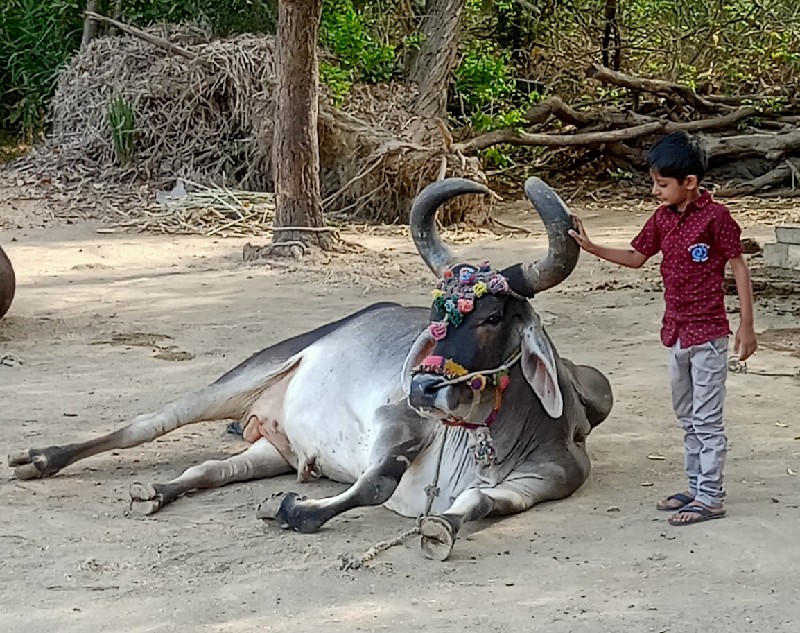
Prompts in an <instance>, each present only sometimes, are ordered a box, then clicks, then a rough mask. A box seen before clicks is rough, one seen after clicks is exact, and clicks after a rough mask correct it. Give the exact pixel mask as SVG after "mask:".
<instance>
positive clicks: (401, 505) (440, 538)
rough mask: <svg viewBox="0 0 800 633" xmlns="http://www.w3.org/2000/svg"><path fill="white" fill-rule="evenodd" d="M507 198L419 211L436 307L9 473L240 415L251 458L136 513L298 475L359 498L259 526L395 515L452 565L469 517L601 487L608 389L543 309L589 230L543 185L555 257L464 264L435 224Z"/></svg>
mask: <svg viewBox="0 0 800 633" xmlns="http://www.w3.org/2000/svg"><path fill="white" fill-rule="evenodd" d="M490 193H491V192H490V191H489V189H487V188H486V187H484V186H483V185H481V184H478V183H475V182H472V181H469V180H464V179H459V178H452V179H446V180H443V181H440V182H436V183H433V184H431V185H429V186H428V187H426V188H425V189H424V190H423V191H422V192H421V193H420V194H419V195H418V196H417V198H416V200H415V201H414V204H413V206H412V209H411V235H412V238H413V240H414V243H415V245H416V246H417V249H418V251H419V253H420V255H421V256H422V258H423V259H424V261H425V262H426V263H427V265H428V266H429V268H430V269H431V270H432V271H433V273H434V274H435V275H436V276H437V277H438V278H439V282H438V284H437V286H436V287H435V288H434V290H433V296H434V299H433V303H432V306H431V307H430V308H419V307H408V306H402V305H398V304H394V303H379V304H375V305H371V306H369V307H367V308H364V309H362V310H360V311H358V312H356V313H354V314H351V315H349V316H347V317H345V318H343V319H341V320H339V321H336V322H333V323H327V324H325V325H322V326H321V327H319V328H317V329H316V330H313V331H310V332H306V333H305V334H301V335H300V336H296V337H294V338H290V339H286V340H284V341H281V342H279V343H276V344H275V345H272V346H271V347H268V348H267V349H265V350H262V351H261V352H258V353H257V354H255V355H254V356H252V357H250V358H249V359H247V360H245V361H244V362H243V363H241V364H240V365H238V366H237V367H236V368H234V369H232V370H231V371H230V372H228V373H226V374H225V375H223V376H222V377H221V378H219V379H218V380H217V381H215V382H214V383H212V384H210V385H208V386H206V387H203V388H202V389H199V390H198V391H196V392H194V393H190V394H187V395H185V396H182V397H180V398H178V399H176V400H174V401H173V402H171V403H169V404H167V405H166V406H165V407H164V408H162V409H161V410H160V411H157V412H154V413H149V414H144V415H140V416H138V417H137V418H135V419H134V420H133V421H132V422H131V423H130V424H128V425H127V426H125V427H123V428H121V429H119V430H117V431H115V432H113V433H110V434H108V435H105V436H102V437H99V438H97V439H94V440H90V441H87V442H81V443H76V444H69V445H66V446H50V447H48V448H43V449H29V450H24V451H19V452H16V453H12V454H11V455H10V456H9V464H10V465H11V466H12V467H14V468H15V473H16V476H17V477H18V478H20V479H32V478H38V477H48V476H51V475H54V474H56V473H57V472H58V471H60V470H61V469H62V468H64V467H66V466H68V465H70V464H73V463H75V462H76V461H78V460H81V459H83V458H85V457H89V456H91V455H96V454H98V453H102V452H105V451H109V450H114V449H121V448H130V447H132V446H137V445H140V444H142V443H144V442H148V441H151V440H153V439H155V438H157V437H159V436H161V435H164V434H165V433H168V432H170V431H173V430H175V429H176V428H179V427H182V426H185V425H187V424H193V423H196V422H203V421H207V420H236V421H238V422H239V423H240V424H241V425H242V429H243V436H244V438H245V439H246V440H247V441H248V442H250V443H251V445H250V447H249V448H248V449H247V450H245V451H244V452H242V453H241V454H239V455H235V456H233V457H231V458H229V459H225V460H220V461H217V460H211V461H206V462H204V463H202V464H200V465H197V466H192V467H190V468H188V469H187V470H186V471H185V472H184V473H183V474H181V475H180V476H179V477H176V478H175V479H173V480H171V481H169V482H166V483H154V484H141V483H134V484H133V485H132V486H131V490H130V494H131V502H132V506H133V507H134V508H135V509H137V510H138V511H140V512H143V513H145V514H151V513H153V512H156V511H157V510H159V509H161V508H163V507H164V506H165V505H167V504H169V503H171V502H172V501H174V500H175V499H177V498H178V497H180V496H181V495H184V494H186V493H187V492H190V491H193V490H197V489H203V488H214V487H218V486H222V485H225V484H229V483H233V482H239V481H246V480H253V479H259V478H265V477H272V476H276V475H280V474H285V473H288V472H292V471H296V472H297V478H298V481H301V482H304V481H308V480H310V479H312V478H315V477H319V476H326V477H328V478H330V479H332V480H334V481H338V482H342V483H348V484H352V485H351V486H350V487H349V488H347V489H346V490H345V491H344V492H342V493H341V494H338V495H335V496H333V497H329V498H325V499H305V498H303V497H300V496H298V495H297V494H295V493H291V492H290V493H286V494H280V495H276V496H274V497H273V498H270V499H268V500H266V501H265V502H264V503H263V504H262V505H261V507H260V508H259V511H258V515H259V516H260V517H261V518H264V519H267V520H274V521H275V523H276V524H277V525H279V526H280V527H282V528H290V529H293V530H297V531H300V532H314V531H316V530H318V529H320V527H321V526H323V525H324V524H325V523H326V522H327V521H329V520H330V519H331V518H333V517H335V516H337V515H339V514H341V513H342V512H345V511H347V510H350V509H352V508H356V507H359V506H366V505H376V504H385V505H386V507H388V508H390V509H392V510H394V511H396V512H398V513H399V514H401V515H403V516H408V517H421V519H420V524H419V528H420V532H421V534H422V547H423V551H424V552H425V554H426V555H428V556H429V557H431V558H436V559H440V560H444V559H445V558H447V557H448V556H449V555H450V552H451V550H452V547H453V544H454V541H455V539H456V536H457V535H458V533H459V531H460V530H461V528H462V526H463V525H464V523H465V522H467V521H474V520H477V519H481V518H484V517H489V516H500V515H506V514H511V513H516V512H522V511H524V510H527V509H529V508H531V507H532V506H534V505H535V504H537V503H540V502H543V501H547V500H554V499H561V498H564V497H567V496H568V495H570V494H572V493H573V492H574V491H575V490H577V489H578V488H579V487H580V486H581V485H582V484H583V483H584V482H585V481H586V479H587V477H588V475H589V470H590V462H589V457H588V455H587V453H586V444H585V443H586V438H587V436H588V435H589V433H590V432H591V430H592V429H593V428H594V427H595V426H596V425H597V424H599V423H600V422H602V421H603V420H604V419H605V418H606V417H607V416H608V414H609V412H610V410H611V407H612V394H611V388H610V385H609V383H608V381H607V379H606V378H605V376H603V374H601V373H600V372H599V371H597V370H596V369H594V368H592V367H588V366H585V365H576V364H574V363H572V362H570V361H569V360H567V359H565V358H561V357H559V355H558V353H557V351H556V349H555V346H554V345H553V342H552V341H551V340H550V338H549V336H548V335H547V333H546V332H545V330H544V327H543V326H542V323H541V320H540V318H539V316H538V315H537V314H536V312H535V311H534V309H533V307H532V306H531V303H530V301H529V300H530V299H532V298H533V297H534V296H535V294H536V293H539V292H543V291H545V290H547V289H549V288H552V287H553V286H556V285H557V284H559V283H561V282H562V281H563V280H564V279H566V278H567V276H569V274H570V273H571V272H572V271H573V269H574V268H575V265H576V264H577V261H578V255H579V248H578V246H577V244H576V243H575V242H574V240H573V239H572V238H571V237H569V235H568V230H569V229H570V228H572V226H573V223H572V219H571V217H570V214H569V212H568V210H567V208H566V206H565V205H564V203H563V202H562V201H561V199H560V198H559V197H558V196H557V195H556V194H555V192H553V191H552V190H551V189H550V188H549V187H548V186H547V185H546V184H545V183H543V182H542V181H541V180H539V179H537V178H530V179H529V180H528V181H527V182H526V183H525V193H526V195H527V196H528V198H529V199H530V200H531V202H532V203H533V205H534V206H535V207H536V210H537V211H538V213H539V215H540V217H541V219H542V221H543V223H544V225H545V228H546V230H547V235H548V241H549V249H548V252H547V254H546V256H545V257H543V258H542V259H540V260H538V261H534V262H525V263H520V264H515V265H513V266H510V267H508V268H506V269H504V270H495V269H494V268H492V267H491V265H490V264H489V263H488V262H485V263H482V264H479V265H468V264H464V263H459V262H457V260H456V258H455V257H454V256H453V254H452V253H451V252H450V250H449V249H448V248H447V246H446V245H445V244H444V243H443V242H442V240H441V238H440V236H439V233H438V231H437V229H436V224H435V216H436V211H437V209H438V208H439V207H440V206H441V205H442V204H444V203H445V202H446V201H448V200H450V199H452V198H454V197H456V196H459V195H465V194H484V195H485V194H490Z"/></svg>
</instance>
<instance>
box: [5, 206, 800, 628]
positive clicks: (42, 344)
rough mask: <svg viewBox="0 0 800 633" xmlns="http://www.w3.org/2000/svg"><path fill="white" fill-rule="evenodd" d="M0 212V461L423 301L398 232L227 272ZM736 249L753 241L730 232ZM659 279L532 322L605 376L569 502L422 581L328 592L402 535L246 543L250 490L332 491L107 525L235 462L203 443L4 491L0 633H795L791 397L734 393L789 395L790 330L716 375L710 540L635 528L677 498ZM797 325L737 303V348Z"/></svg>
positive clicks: (628, 283)
mask: <svg viewBox="0 0 800 633" xmlns="http://www.w3.org/2000/svg"><path fill="white" fill-rule="evenodd" d="M14 208H15V209H16V210H17V212H18V215H17V216H15V217H14V218H13V219H11V218H10V216H9V215H8V214H10V212H11V210H10V208H9V207H7V208H6V213H7V215H6V220H7V222H6V225H5V230H4V231H2V233H0V239H2V240H3V245H4V247H5V248H6V250H7V252H8V254H9V256H10V257H11V259H12V260H13V261H14V262H15V264H16V268H17V274H18V281H19V287H18V295H17V299H16V301H15V303H14V305H13V306H12V309H11V312H10V313H9V315H8V317H7V318H5V319H4V320H3V321H2V322H0V357H5V359H4V361H3V363H2V364H0V420H1V421H2V424H0V450H1V452H2V454H6V453H7V452H8V450H12V449H21V448H25V447H30V446H46V445H51V444H58V443H65V442H69V441H72V440H79V439H86V438H89V437H92V436H95V435H97V434H99V433H105V432H107V431H110V430H112V429H115V428H117V427H118V426H120V425H121V424H122V423H123V422H125V421H126V420H127V419H129V418H131V417H133V416H134V415H136V414H139V413H142V412H147V411H151V410H154V409H156V408H158V407H160V406H161V405H163V404H164V403H166V402H167V401H168V400H170V399H172V398H173V397H175V396H177V395H179V394H181V393H183V392H185V391H187V390H190V389H193V388H196V387H199V386H202V385H203V384H205V383H206V382H208V381H210V380H212V379H214V378H215V377H217V376H218V375H219V374H220V373H222V372H223V371H225V370H227V369H229V368H230V367H232V366H233V365H234V364H235V363H237V362H238V361H240V360H241V359H243V358H244V357H246V356H248V355H249V354H250V353H252V352H254V351H256V350H258V349H260V348H261V347H264V346H266V345H268V344H270V343H272V342H274V341H277V340H278V339H280V338H283V337H286V336H289V335H291V334H295V333H298V332H300V331H302V330H304V329H306V328H310V327H312V326H316V325H318V324H320V323H322V322H324V321H326V320H328V319H332V318H334V317H338V316H341V315H344V314H346V313H348V312H350V311H352V310H354V309H356V308H359V307H361V306H363V305H366V304H368V303H370V302H373V301H377V300H382V299H394V300H398V299H399V300H402V301H406V302H411V303H427V301H428V298H429V290H430V287H431V284H432V281H433V280H432V279H431V277H430V275H429V273H428V272H427V270H426V269H425V268H424V266H423V265H422V263H421V261H419V259H418V258H417V256H416V255H415V253H414V249H413V246H412V245H411V243H410V242H409V240H408V239H407V238H406V237H405V234H404V232H403V231H399V230H398V231H390V230H384V231H373V232H371V234H369V235H366V236H362V238H363V243H364V245H365V246H367V247H368V248H369V249H370V250H369V251H366V252H363V253H357V254H352V255H346V256H338V257H336V258H333V259H330V260H324V261H323V260H319V261H316V262H313V263H310V264H305V265H302V266H300V265H294V264H292V265H288V264H287V265H282V266H272V267H268V266H265V265H263V264H261V265H253V264H244V263H242V262H241V253H242V246H243V242H244V240H239V239H228V240H223V239H220V240H217V239H209V238H200V237H155V236H142V235H117V234H98V233H96V232H95V229H96V226H95V225H93V224H91V223H85V222H77V223H76V224H74V225H71V226H65V225H63V223H61V224H58V223H47V222H46V221H45V225H46V226H45V228H40V227H37V225H36V224H37V222H32V223H29V225H28V226H27V227H26V225H25V223H24V222H20V221H19V220H20V218H24V217H25V214H24V213H22V212H20V211H19V209H20V208H21V207H19V206H17V207H14ZM648 209H649V203H648V204H646V205H643V206H641V205H638V204H634V203H631V204H627V203H625V204H622V203H621V204H619V205H616V207H614V208H607V207H606V205H600V204H595V205H591V208H589V207H586V206H584V207H581V206H577V207H576V208H575V210H576V211H577V212H579V213H581V214H582V215H584V217H586V218H587V225H588V228H589V230H590V231H591V232H592V234H593V235H594V236H595V237H597V238H598V239H600V238H602V239H604V240H605V241H607V242H612V243H618V244H622V243H624V241H625V239H626V238H628V237H630V236H631V235H632V234H633V232H634V231H635V230H636V227H637V226H639V225H640V224H641V223H642V222H643V220H644V219H645V215H644V214H645V213H646V212H647V210H648ZM45 220H46V218H45ZM37 221H38V220H37ZM509 221H510V222H515V223H520V224H526V225H528V226H534V227H536V229H535V233H534V234H532V235H526V234H519V233H517V234H515V236H506V237H504V238H502V239H500V238H494V237H492V236H489V235H486V234H484V235H480V236H477V237H476V236H472V237H475V238H476V239H473V240H470V239H467V238H469V237H470V236H465V235H462V236H461V238H462V239H461V240H460V241H461V242H465V243H462V244H460V245H459V246H458V248H459V249H460V251H461V252H462V253H464V254H465V256H467V257H469V258H470V259H474V260H476V261H481V260H482V259H487V258H488V259H490V260H491V261H492V262H493V263H496V264H508V263H512V262H514V261H517V260H521V259H523V258H529V257H533V256H534V255H535V254H537V253H540V252H542V249H543V248H544V241H543V236H542V234H541V231H539V229H538V227H537V226H536V225H535V223H533V221H532V220H531V216H530V213H529V212H528V211H526V210H525V207H524V205H523V206H520V207H515V206H512V207H511V208H510V210H509ZM18 226H19V227H21V228H15V227H18ZM746 234H747V235H749V236H751V237H757V238H759V239H764V238H768V237H769V234H770V231H769V229H768V228H767V227H765V226H763V225H761V226H753V225H752V223H750V224H748V225H747V229H746ZM347 237H348V238H349V239H356V237H357V235H356V234H350V235H348V236H347ZM12 238H14V239H15V241H11V240H12ZM657 278H658V277H657V268H656V266H655V264H653V265H650V266H648V268H647V269H646V270H644V271H638V272H630V271H622V270H619V269H616V268H613V267H611V266H609V265H605V264H603V263H600V262H598V261H597V260H593V259H592V258H590V257H586V256H584V257H582V259H581V262H580V264H579V267H578V269H577V271H576V272H575V274H574V275H573V276H572V277H571V278H570V279H569V280H568V281H567V282H566V283H565V284H563V285H562V286H560V287H559V288H558V289H556V290H553V291H550V292H548V293H544V294H542V295H541V296H539V297H537V298H536V301H535V304H536V307H537V309H538V310H539V312H540V313H541V314H542V316H543V318H544V319H545V323H546V324H547V327H548V330H549V332H550V334H551V336H552V337H553V338H554V340H555V341H556V344H557V346H558V349H559V351H560V353H561V354H562V355H564V356H568V357H570V358H573V359H577V360H580V361H581V362H587V363H591V364H594V365H596V366H597V367H599V368H600V369H602V370H603V371H605V372H606V373H607V374H608V375H609V376H610V378H611V381H612V384H613V386H614V388H615V393H616V398H617V404H616V407H615V409H614V411H613V413H612V415H611V417H610V418H609V419H608V420H607V421H606V422H605V423H604V424H603V425H601V426H600V427H599V428H598V429H597V430H596V431H595V432H594V433H593V435H592V436H591V437H590V441H589V446H590V455H591V457H592V460H593V472H592V475H591V478H590V479H589V481H588V482H587V483H586V485H584V486H583V488H581V490H579V491H578V492H577V493H576V494H575V495H573V496H572V497H571V498H569V499H566V500H563V501H560V502H557V503H550V504H545V505H542V506H538V507H536V508H534V509H533V510H531V511H529V512H526V513H524V514H522V515H518V516H514V517H509V518H505V519H502V520H492V521H481V522H479V523H477V524H475V525H473V526H470V527H469V528H468V529H467V530H466V532H465V533H464V535H463V537H462V538H461V539H460V540H459V541H458V543H457V545H456V548H455V551H454V554H453V557H452V558H451V559H450V560H449V561H447V562H445V563H435V562H432V561H428V560H426V559H424V558H423V557H422V555H421V553H420V552H419V550H418V546H417V543H416V542H415V541H414V540H413V539H411V540H409V541H407V542H405V543H404V544H402V545H400V546H398V547H395V548H392V549H390V550H388V551H386V552H384V553H382V554H381V555H379V556H378V557H377V559H375V561H373V562H372V563H371V564H369V565H368V566H367V567H365V568H362V569H360V570H356V571H344V570H342V569H341V568H340V556H341V555H352V554H355V555H358V554H361V553H363V552H364V551H365V550H366V549H367V548H369V547H370V546H371V545H373V544H374V543H376V542H377V541H380V540H383V539H387V538H391V537H394V536H396V535H398V534H400V533H401V532H402V531H404V530H406V529H408V528H409V527H411V526H412V525H413V522H412V521H410V520H407V519H402V518H400V517H398V516H396V515H394V514H392V513H391V512H389V511H388V510H385V509H383V508H380V507H378V508H368V509H362V510H359V511H355V512H351V513H348V514H347V515H345V516H343V517H341V518H339V519H337V520H334V521H333V522H332V523H330V524H329V525H328V526H327V527H326V528H325V529H323V530H322V531H321V532H320V533H319V534H316V535H310V536H309V535H301V534H294V533H286V532H282V531H280V530H279V529H277V528H275V527H273V526H270V525H266V524H262V523H261V522H260V521H258V520H256V518H255V508H256V506H257V505H258V503H259V502H260V501H261V500H262V499H264V498H265V497H266V496H268V495H269V494H270V493H272V492H276V491H280V490H289V489H293V490H297V489H298V487H301V488H302V492H304V493H305V494H307V495H309V496H324V495H329V494H331V493H335V492H338V491H339V490H341V489H342V488H343V487H342V486H340V485H338V484H333V483H331V482H328V481H325V480H323V481H318V482H315V483H311V484H306V485H304V486H299V485H298V484H296V483H295V481H294V478H293V477H283V478H279V479H273V480H266V481H257V482H253V483H247V484H241V485H236V486H231V487H228V488H225V489H220V490H216V491H208V492H203V493H199V494H195V495H192V496H191V497H187V498H184V499H181V500H179V501H178V502H176V503H175V504H174V505H172V506H170V507H169V508H167V509H165V510H164V511H162V512H161V513H159V514H157V515H155V516H153V517H150V518H140V517H136V516H130V515H129V512H128V497H127V494H128V492H127V491H128V486H129V485H130V484H131V483H132V482H133V481H144V482H147V481H158V480H164V479H167V478H170V477H172V476H173V475H174V474H176V473H178V472H180V471H182V470H183V469H184V468H186V467H188V466H190V465H192V464H195V463H198V462H200V461H202V460H204V459H208V458H212V457H217V456H221V455H228V454H232V453H235V452H238V451H239V450H241V449H242V445H241V444H240V443H239V442H238V441H236V440H234V439H231V438H226V437H225V436H224V434H223V431H224V424H222V423H220V424H207V425H200V426H196V427H194V428H188V429H185V430H183V431H179V432H176V433H174V434H172V435H169V436H166V437H164V438H162V439H161V440H159V441H157V442H155V443H153V444H150V445H146V446H141V447H138V448H135V449H130V450H127V451H120V452H118V453H113V454H106V455H101V456H97V457H94V458H92V459H89V460H86V461H84V462H81V463H79V464H76V465H74V466H72V467H70V468H68V469H66V470H65V471H64V472H62V473H61V474H60V475H58V476H57V477H55V478H53V479H50V480H44V481H32V482H30V481H28V482H21V481H17V480H15V479H14V478H13V477H12V472H11V470H9V469H6V470H5V472H4V473H3V474H2V476H1V477H0V552H1V553H2V556H1V557H0V558H1V559H2V565H1V566H0V587H1V588H2V589H1V590H0V631H3V632H5V631H8V632H9V633H10V632H14V633H28V632H36V633H39V632H40V631H57V632H59V633H71V632H75V633H86V632H87V631H125V632H127V633H145V632H147V633H166V632H168V631H169V632H171V631H177V632H182V631H187V632H189V631H191V632H198V633H200V632H202V633H206V632H208V633H210V632H217V631H219V632H223V631H224V632H230V633H235V632H240V631H241V632H250V631H253V632H255V631H259V632H263V631H310V630H315V629H317V627H320V628H322V627H324V630H326V631H328V632H330V633H334V632H339V631H342V632H344V631H347V632H348V633H349V632H352V631H389V632H395V631H396V632H401V631H403V632H405V631H409V630H422V631H441V632H446V631H465V630H467V631H478V630H480V631H497V632H501V631H502V632H506V631H507V632H514V633H517V632H519V631H531V630H533V631H547V632H548V633H561V632H564V633H566V632H570V633H579V632H584V631H586V632H596V631H614V632H618V631H627V632H629V633H644V632H651V631H652V632H659V633H665V632H666V631H675V632H694V631H704V632H707V633H712V632H717V631H719V632H726V633H727V632H730V631H748V632H751V631H752V632H756V631H763V632H767V631H769V632H773V631H787V632H788V631H793V632H794V631H797V630H798V625H799V624H800V606H798V601H797V584H796V580H797V570H798V569H800V548H799V547H798V546H797V544H796V541H797V537H796V536H794V537H793V536H792V534H795V535H796V534H797V526H798V521H799V520H800V509H799V508H798V502H799V501H800V498H799V496H798V476H794V473H800V421H798V417H797V411H798V409H799V408H800V382H798V381H797V379H795V378H792V377H790V376H774V375H772V376H765V375H761V374H757V373H754V372H756V371H760V372H765V373H772V374H791V373H792V372H796V371H797V370H798V368H800V357H797V355H796V350H797V345H796V343H797V332H795V333H794V335H793V336H791V335H787V336H783V337H781V336H774V335H773V336H772V340H773V341H775V340H779V342H780V344H779V345H778V344H776V345H773V347H778V348H780V349H781V350H783V351H776V350H775V349H769V348H763V349H762V350H760V351H759V353H758V354H757V355H756V356H755V357H754V358H753V359H752V361H751V362H750V363H749V364H748V365H749V370H750V373H746V374H732V375H731V376H730V379H729V397H728V414H727V421H728V429H729V438H730V453H729V461H728V466H727V483H728V492H729V501H728V510H729V517H728V518H726V519H725V520H722V521H715V522H711V523H705V524H702V525H697V526H692V527H687V528H672V527H670V526H669V525H667V523H666V522H665V516H664V515H663V514H661V513H658V512H656V511H655V509H654V507H653V506H654V502H655V500H656V499H657V498H658V497H659V496H661V495H664V494H666V493H670V492H674V491H676V490H678V489H680V488H681V487H682V484H683V482H682V476H681V473H682V442H681V437H680V434H679V432H678V430H677V428H676V427H675V425H674V424H673V421H672V416H671V411H670V406H669V398H668V385H667V380H666V371H665V360H666V353H665V350H664V349H663V348H662V347H661V346H660V343H659V341H658V326H659V320H660V316H661V310H662V304H661V297H660V294H659V291H658V285H657ZM798 305H800V304H798V302H797V298H796V297H795V298H792V297H788V298H778V299H770V300H768V301H766V300H765V301H760V302H759V305H758V323H757V325H758V329H759V330H760V331H763V330H765V329H767V328H770V327H772V328H789V327H792V326H796V325H797V323H798V315H800V311H798ZM731 306H735V300H734V301H732V302H731ZM733 323H734V325H735V324H736V316H735V315H733ZM787 337H788V338H787ZM793 350H794V351H795V355H793Z"/></svg>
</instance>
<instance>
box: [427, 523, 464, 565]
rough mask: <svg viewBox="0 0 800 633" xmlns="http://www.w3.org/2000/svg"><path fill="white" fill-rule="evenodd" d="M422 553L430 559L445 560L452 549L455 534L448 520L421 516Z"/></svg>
mask: <svg viewBox="0 0 800 633" xmlns="http://www.w3.org/2000/svg"><path fill="white" fill-rule="evenodd" d="M419 531H420V534H421V535H422V536H421V537H420V546H421V547H422V553H423V554H425V556H426V557H427V558H430V559H431V560H439V561H445V560H447V559H448V558H449V557H450V553H451V552H452V551H453V545H454V544H455V542H456V535H455V530H454V529H453V526H452V525H450V522H449V521H448V520H447V519H445V518H443V517H437V516H429V517H423V518H422V520H421V521H420V523H419Z"/></svg>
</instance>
